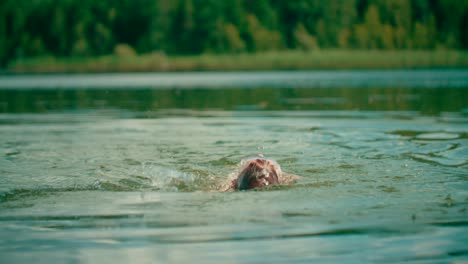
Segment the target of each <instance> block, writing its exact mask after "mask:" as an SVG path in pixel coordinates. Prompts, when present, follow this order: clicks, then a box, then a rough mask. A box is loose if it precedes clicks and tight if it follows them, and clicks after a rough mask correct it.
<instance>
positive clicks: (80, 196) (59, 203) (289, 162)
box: [0, 71, 468, 263]
mask: <svg viewBox="0 0 468 264" xmlns="http://www.w3.org/2000/svg"><path fill="white" fill-rule="evenodd" d="M458 72H460V71H458ZM461 72H462V74H461V75H460V76H461V77H459V79H455V81H454V80H453V79H451V78H452V77H450V76H446V75H444V74H447V72H446V71H442V72H440V71H433V72H432V74H431V75H434V76H438V77H437V78H438V80H439V82H438V83H437V85H433V83H431V84H430V85H426V84H427V82H425V81H424V80H425V79H424V78H422V81H420V82H419V83H417V84H414V85H411V86H407V85H397V84H392V85H389V84H388V82H386V81H385V80H383V81H382V83H381V85H380V86H379V82H378V78H377V81H376V80H374V81H373V85H372V86H365V85H358V86H356V85H351V86H347V85H346V84H347V83H348V80H349V79H346V78H344V77H343V79H342V80H341V84H340V85H329V86H327V85H325V86H323V85H322V86H315V85H313V83H311V86H310V87H307V86H302V85H299V86H297V87H295V86H294V85H292V84H291V83H288V82H285V83H284V87H282V86H281V82H280V81H279V82H278V83H276V84H275V87H269V86H266V85H265V83H262V82H261V80H262V79H261V78H260V79H257V80H253V81H252V82H253V83H251V85H250V86H249V87H237V88H236V87H230V86H224V85H220V86H219V87H217V88H215V87H209V88H203V83H201V84H198V86H200V87H191V86H178V87H147V84H146V83H144V84H143V85H141V84H140V85H139V84H138V80H139V78H141V76H140V77H138V75H135V86H128V87H119V88H118V89H117V88H115V89H113V88H109V87H107V86H102V83H99V82H96V83H95V87H94V88H93V86H92V84H93V83H92V82H90V84H88V85H90V86H89V87H87V88H84V87H76V85H75V86H74V85H70V87H68V86H66V85H65V86H63V87H62V86H61V87H56V86H51V87H46V86H41V87H35V85H34V84H35V81H34V80H35V79H34V78H36V77H34V76H31V77H30V78H31V79H30V80H32V81H31V83H30V84H29V86H28V85H25V84H24V83H23V84H22V86H21V87H19V86H18V87H16V88H8V87H5V86H6V84H8V83H11V82H12V80H13V83H15V80H16V81H18V82H19V81H21V82H24V80H28V76H19V77H18V78H20V79H11V78H16V77H3V79H2V77H0V84H1V83H2V81H3V84H2V85H0V87H3V88H2V89H0V112H1V113H0V151H1V152H0V154H1V156H0V157H1V158H0V259H1V260H2V261H1V262H2V263H3V262H4V263H30V262H36V263H51V262H58V263H60V262H62V263H90V262H93V263H94V262H105V263H106V262H113V263H128V262H142V263H184V262H196V263H220V262H222V263H265V262H267V263H272V262H279V263H284V262H292V263H310V262H317V263H388V262H390V263H395V262H414V263H464V262H466V261H467V259H468V251H467V250H466V245H467V241H468V228H467V219H468V217H467V205H468V184H467V179H468V177H467V175H468V117H467V109H468V99H467V92H468V86H467V87H465V86H460V85H457V84H460V83H464V82H466V76H467V73H466V71H461ZM390 73H391V72H390ZM449 73H450V72H449ZM283 74H285V75H287V73H283ZM303 74H306V73H303ZM349 74H351V75H352V77H353V78H354V80H360V82H362V83H364V82H365V80H366V78H372V72H364V73H363V72H357V73H349ZM353 74H354V75H353ZM449 75H450V74H449ZM168 76H172V78H175V79H178V78H183V76H184V74H180V75H172V74H171V75H168ZM203 76H206V75H203ZM444 76H445V77H447V80H449V79H450V80H451V81H447V82H444V80H445V79H444ZM147 77H148V76H146V77H145V78H147ZM6 78H8V80H6ZM47 78H49V79H50V82H51V83H54V81H56V79H54V78H64V77H63V76H55V77H54V76H48V77H47ZM65 78H66V77H65ZM70 78H75V80H79V79H80V78H83V80H89V79H87V78H88V76H71V77H70ZM126 78H131V75H129V76H127V77H126ZM165 78H169V77H165ZM229 78H231V79H230V80H234V82H235V80H236V77H235V76H230V77H229ZM169 79H170V78H169ZM5 80H6V81H5ZM259 80H260V81H259ZM280 80H281V78H280ZM255 81H258V82H259V83H260V84H261V85H255ZM175 82H176V81H175ZM334 82H336V83H340V79H337V80H334ZM221 83H222V82H221ZM358 83H359V82H358ZM12 86H14V85H12ZM207 86H210V83H207ZM73 87H75V88H73ZM257 153H264V154H265V155H266V156H268V157H271V158H273V159H275V160H277V161H278V163H279V164H280V165H281V166H282V169H283V170H284V171H287V172H290V173H294V174H298V175H301V176H302V177H303V180H301V181H299V182H298V183H296V184H294V185H291V186H276V187H273V188H270V189H266V190H257V191H243V192H227V193H226V192H220V191H218V186H219V185H220V184H222V183H224V182H225V181H226V180H227V179H228V178H229V177H232V176H233V173H234V172H235V171H236V169H237V167H238V164H239V162H240V161H241V160H242V159H243V158H246V157H249V156H251V155H255V154H257Z"/></svg>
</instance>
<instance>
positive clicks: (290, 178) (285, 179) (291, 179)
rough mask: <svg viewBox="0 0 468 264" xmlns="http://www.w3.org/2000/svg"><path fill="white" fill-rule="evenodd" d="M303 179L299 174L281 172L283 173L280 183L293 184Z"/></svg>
mask: <svg viewBox="0 0 468 264" xmlns="http://www.w3.org/2000/svg"><path fill="white" fill-rule="evenodd" d="M303 179H304V178H303V177H301V176H299V175H296V174H292V173H287V172H283V174H282V175H281V179H280V183H281V184H293V183H296V182H297V181H300V180H303Z"/></svg>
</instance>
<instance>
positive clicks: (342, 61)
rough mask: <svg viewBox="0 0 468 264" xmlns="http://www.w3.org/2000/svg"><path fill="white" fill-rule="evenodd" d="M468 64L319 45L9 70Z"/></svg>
mask: <svg viewBox="0 0 468 264" xmlns="http://www.w3.org/2000/svg"><path fill="white" fill-rule="evenodd" d="M456 67H468V52H466V51H457V50H438V51H409V50H400V51H381V50H371V51H368V50H319V51H310V52H303V51H281V52H265V53H255V54H247V53H246V54H231V55H214V54H203V55H196V56H166V55H165V54H162V53H157V52H156V53H151V54H144V55H134V56H117V55H109V56H101V57H90V58H54V57H39V58H27V59H20V60H16V61H13V62H11V63H10V64H9V65H8V66H7V68H6V72H7V73H79V72H89V73H94V72H151V71H156V72H158V71H248V70H258V71H266V70H319V69H415V68H456Z"/></svg>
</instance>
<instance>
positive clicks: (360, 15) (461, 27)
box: [0, 0, 468, 65]
mask: <svg viewBox="0 0 468 264" xmlns="http://www.w3.org/2000/svg"><path fill="white" fill-rule="evenodd" d="M331 48H333V49H335V48H340V49H386V50H391V49H468V0H328V1H322V0H291V1H284V0H223V1H218V0H170V1H169V0H137V1H135V0H100V1H95V0H2V1H0V64H1V65H6V64H7V63H8V62H9V61H10V60H14V59H21V58H25V57H33V56H56V57H69V56H72V57H76V56H100V55H107V54H117V55H121V54H137V53H138V54H141V53H150V52H162V53H166V54H201V53H242V52H257V51H269V50H284V49H302V50H315V49H331Z"/></svg>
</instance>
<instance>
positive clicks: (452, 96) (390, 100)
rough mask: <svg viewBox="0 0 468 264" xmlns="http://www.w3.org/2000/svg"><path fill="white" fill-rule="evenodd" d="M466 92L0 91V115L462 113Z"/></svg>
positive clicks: (441, 90) (242, 90)
mask: <svg viewBox="0 0 468 264" xmlns="http://www.w3.org/2000/svg"><path fill="white" fill-rule="evenodd" d="M467 93H468V87H467V88H352V89H351V88H346V87H345V88H313V89H309V88H283V89H277V88H255V89H254V88H244V89H233V88H223V89H222V88H219V89H201V88H200V89H162V90H161V89H159V90H158V89H132V90H81V89H78V90H70V89H69V90H35V89H33V90H0V112H4V113H5V112H7V113H8V112H10V113H24V112H47V111H63V110H78V109H83V108H93V109H96V108H97V109H106V108H118V109H126V110H131V111H148V112H151V111H157V110H161V109H192V110H211V109H218V110H243V111H245V110H361V111H363V110H366V111H376V110H379V111H380V110H384V111H392V110H396V111H417V112H421V113H423V114H427V115H434V114H439V113H441V112H462V111H467V108H468V98H467ZM148 114H150V113H148Z"/></svg>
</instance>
